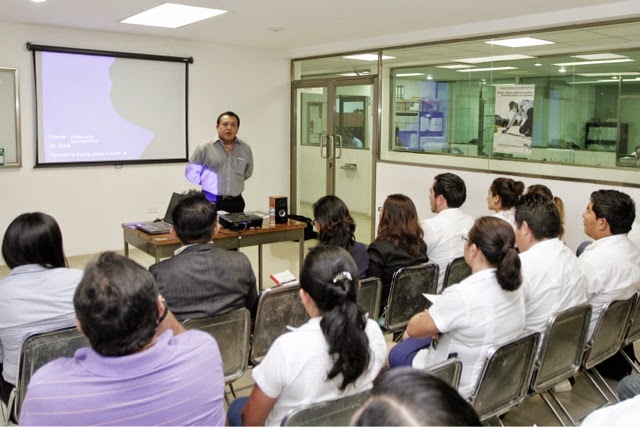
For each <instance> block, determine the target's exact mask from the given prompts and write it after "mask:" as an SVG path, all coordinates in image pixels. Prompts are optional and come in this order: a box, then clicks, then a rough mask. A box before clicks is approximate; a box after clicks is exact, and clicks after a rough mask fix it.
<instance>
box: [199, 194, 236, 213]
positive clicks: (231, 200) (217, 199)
mask: <svg viewBox="0 0 640 427" xmlns="http://www.w3.org/2000/svg"><path fill="white" fill-rule="evenodd" d="M203 192H204V194H205V196H207V199H209V200H210V201H211V202H213V203H215V204H216V209H217V210H219V211H227V212H229V213H239V212H244V207H245V202H244V198H243V197H242V194H240V195H238V196H218V195H217V194H212V193H209V192H207V191H203Z"/></svg>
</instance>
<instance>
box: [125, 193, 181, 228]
mask: <svg viewBox="0 0 640 427" xmlns="http://www.w3.org/2000/svg"><path fill="white" fill-rule="evenodd" d="M184 197H185V196H184V195H183V194H178V193H173V194H172V195H171V200H169V206H167V212H166V213H165V214H164V218H162V219H161V220H155V221H143V222H137V223H135V226H136V228H138V229H140V230H142V231H144V232H145V233H147V234H166V233H168V232H169V230H171V215H173V210H174V209H175V208H176V206H178V203H180V200H182V199H183V198H184Z"/></svg>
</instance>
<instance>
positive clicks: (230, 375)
mask: <svg viewBox="0 0 640 427" xmlns="http://www.w3.org/2000/svg"><path fill="white" fill-rule="evenodd" d="M182 324H183V325H184V327H185V328H187V329H198V330H201V331H204V332H207V333H208V334H210V335H211V336H212V337H213V338H215V340H216V342H217V343H218V348H219V349H220V354H221V355H222V363H223V364H224V380H225V383H227V384H229V383H232V382H233V381H235V380H237V379H238V378H240V377H241V376H242V375H243V374H244V372H245V371H246V369H247V364H248V361H249V338H250V336H251V314H250V313H249V310H247V309H246V308H239V309H237V310H233V311H230V312H229V313H225V314H220V315H217V316H212V317H206V318H202V319H189V320H185V321H184V322H183V323H182Z"/></svg>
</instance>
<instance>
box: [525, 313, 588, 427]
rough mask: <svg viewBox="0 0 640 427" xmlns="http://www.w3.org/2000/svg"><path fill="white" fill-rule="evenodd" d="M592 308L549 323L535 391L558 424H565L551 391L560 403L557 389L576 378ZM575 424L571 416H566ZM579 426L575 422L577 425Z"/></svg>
mask: <svg viewBox="0 0 640 427" xmlns="http://www.w3.org/2000/svg"><path fill="white" fill-rule="evenodd" d="M590 321H591V305H589V304H583V305H579V306H577V307H573V308H570V309H568V310H564V311H561V312H559V313H556V314H554V315H553V316H552V317H551V318H550V319H549V321H548V322H547V327H546V329H545V333H544V338H543V340H542V345H541V346H540V350H539V352H538V360H537V361H536V366H535V371H534V376H533V380H532V381H531V391H532V392H533V393H538V394H539V395H540V397H541V398H542V400H543V401H544V403H545V404H546V405H547V407H548V408H549V409H550V410H551V412H552V413H553V415H554V416H555V417H556V418H557V419H558V421H559V422H560V423H561V424H562V425H564V421H563V420H562V418H561V417H560V415H559V414H558V413H557V411H556V410H555V408H554V407H553V405H552V404H551V402H550V401H549V399H548V398H547V396H546V394H545V393H546V392H548V393H549V394H550V395H551V397H552V398H553V400H554V401H555V402H556V403H558V398H557V396H556V395H555V393H554V391H553V386H554V385H555V384H557V383H559V382H560V381H564V380H567V379H569V378H571V377H573V376H574V375H575V374H576V373H577V372H578V370H579V369H580V365H581V363H582V357H583V354H584V348H585V344H586V342H587V334H588V333H589V323H590ZM565 415H567V416H568V417H569V419H570V420H571V421H572V422H574V421H573V420H572V418H571V416H570V415H569V414H565ZM574 424H575V422H574Z"/></svg>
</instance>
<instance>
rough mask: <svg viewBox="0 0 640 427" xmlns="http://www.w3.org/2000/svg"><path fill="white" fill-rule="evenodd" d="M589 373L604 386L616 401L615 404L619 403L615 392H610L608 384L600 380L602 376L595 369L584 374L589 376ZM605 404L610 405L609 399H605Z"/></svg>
mask: <svg viewBox="0 0 640 427" xmlns="http://www.w3.org/2000/svg"><path fill="white" fill-rule="evenodd" d="M590 373H592V374H593V375H594V376H595V377H596V378H598V380H599V381H600V383H601V384H604V386H605V387H606V388H607V390H609V393H611V395H612V396H613V398H614V399H615V400H616V402H620V399H618V395H617V394H616V392H615V391H613V390H611V387H609V384H607V382H606V381H605V379H604V378H602V375H600V372H598V370H597V369H596V368H593V369H589V371H587V372H586V374H587V376H589V374H590ZM594 384H595V381H594ZM607 402H609V403H611V402H610V400H609V399H607Z"/></svg>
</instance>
